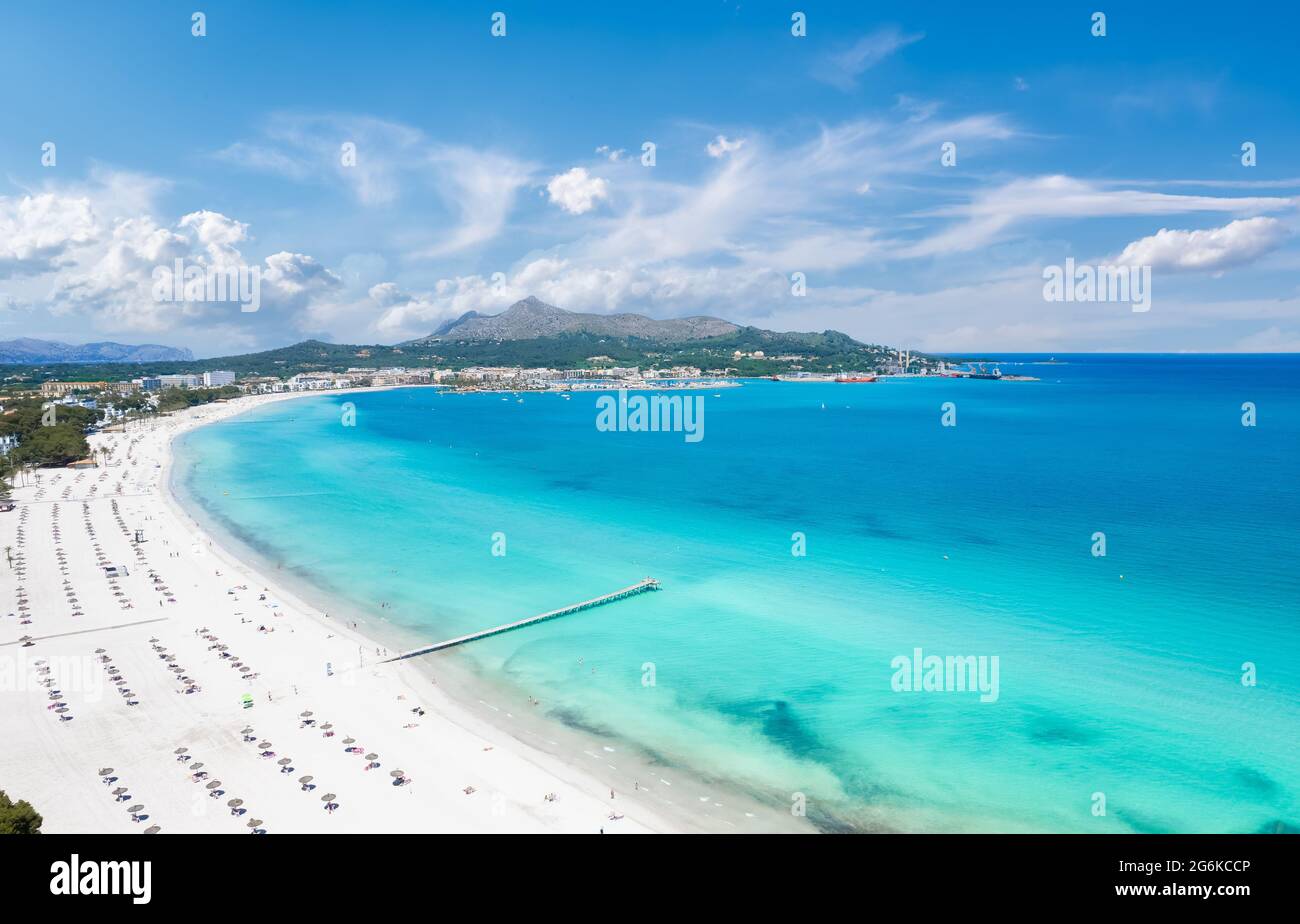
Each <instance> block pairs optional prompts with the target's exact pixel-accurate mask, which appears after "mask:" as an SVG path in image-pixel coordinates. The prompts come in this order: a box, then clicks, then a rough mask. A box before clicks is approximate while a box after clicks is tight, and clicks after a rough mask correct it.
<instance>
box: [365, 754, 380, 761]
mask: <svg viewBox="0 0 1300 924" xmlns="http://www.w3.org/2000/svg"><path fill="white" fill-rule="evenodd" d="M378 759H379V755H378V754H367V755H366V760H378Z"/></svg>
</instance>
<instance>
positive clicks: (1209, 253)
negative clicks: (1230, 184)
mask: <svg viewBox="0 0 1300 924" xmlns="http://www.w3.org/2000/svg"><path fill="white" fill-rule="evenodd" d="M1286 237H1287V229H1286V227H1285V226H1284V225H1283V224H1282V222H1280V221H1278V220H1277V219H1276V218H1265V217H1262V216H1261V217H1258V218H1247V219H1238V220H1237V221H1233V222H1230V223H1228V224H1226V225H1224V226H1223V227H1222V228H1210V229H1208V230H1198V231H1177V230H1171V229H1169V228H1161V229H1160V230H1159V231H1157V232H1156V233H1155V234H1152V235H1151V236H1149V237H1144V238H1142V239H1141V240H1137V241H1134V242H1133V243H1131V244H1129V245H1128V246H1127V247H1125V248H1124V252H1123V253H1121V254H1120V255H1119V257H1118V258H1117V261H1118V262H1119V263H1123V264H1125V265H1129V266H1150V267H1152V268H1153V269H1160V270H1193V271H1210V272H1217V271H1220V270H1224V269H1228V268H1230V267H1234V266H1242V265H1245V264H1247V263H1251V262H1253V261H1255V260H1257V259H1259V257H1261V256H1263V255H1264V254H1266V253H1268V252H1269V251H1271V250H1275V249H1276V248H1277V247H1279V246H1280V245H1281V244H1282V242H1283V241H1284V240H1285V239H1286Z"/></svg>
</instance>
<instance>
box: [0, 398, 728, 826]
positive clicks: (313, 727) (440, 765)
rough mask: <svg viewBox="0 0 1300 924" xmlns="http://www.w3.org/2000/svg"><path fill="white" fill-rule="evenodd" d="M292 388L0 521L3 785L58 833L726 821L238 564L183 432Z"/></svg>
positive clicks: (22, 492)
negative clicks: (197, 490)
mask: <svg viewBox="0 0 1300 924" xmlns="http://www.w3.org/2000/svg"><path fill="white" fill-rule="evenodd" d="M293 397H297V395H273V396H259V397H246V398H240V399H237V400H235V401H232V402H229V403H227V404H222V405H213V406H207V407H200V408H195V409H191V410H189V411H185V412H182V413H179V414H176V415H173V416H171V417H167V418H164V419H162V420H161V421H159V422H157V423H156V424H150V425H136V426H133V427H132V428H131V429H130V430H128V431H127V432H126V433H111V434H98V435H96V436H94V437H93V438H92V445H93V446H94V447H95V448H97V449H98V448H100V447H104V446H107V447H109V448H110V449H111V450H112V455H111V457H110V459H109V462H108V464H107V465H106V466H103V467H100V468H92V469H83V470H71V469H56V470H44V471H42V472H41V481H40V484H39V486H34V485H29V486H27V487H20V488H17V489H16V490H15V491H14V500H15V501H16V502H17V504H18V509H17V510H15V511H13V512H10V513H5V514H0V546H3V547H4V548H5V549H6V550H7V552H8V555H9V556H10V557H11V561H8V562H6V561H0V741H3V747H0V789H4V790H5V791H7V792H8V793H9V794H10V796H11V797H13V798H14V799H20V798H21V799H27V800H29V801H30V802H31V803H32V804H33V805H34V806H35V807H36V808H37V809H38V811H40V812H41V813H42V814H43V815H44V818H45V825H44V830H45V831H47V832H51V833H58V832H90V833H96V832H143V831H145V830H146V829H149V828H151V827H152V826H157V827H158V828H159V829H160V831H161V832H162V833H174V832H211V833H232V834H233V833H245V832H248V831H249V830H250V829H249V824H250V822H251V821H254V820H260V822H261V825H260V827H261V828H262V829H264V830H265V831H267V832H268V833H282V832H322V833H324V832H331V833H333V832H363V831H379V832H390V831H391V832H400V831H431V832H573V833H593V834H594V833H597V832H599V831H600V830H602V829H603V830H604V831H605V832H606V833H629V832H651V831H672V830H682V829H683V828H686V829H693V828H697V829H714V830H717V829H722V830H727V829H728V828H727V827H723V826H722V825H718V824H716V822H712V821H703V820H702V821H701V822H700V823H699V824H698V825H696V824H691V823H689V822H686V821H684V819H683V818H682V817H681V815H680V813H678V812H674V811H672V810H669V809H668V808H667V807H666V806H665V805H663V804H659V805H656V804H655V803H656V801H658V802H660V803H662V801H663V800H662V799H660V798H659V797H658V796H656V795H650V794H643V793H629V792H624V791H617V792H616V793H615V798H613V799H611V798H610V785H611V784H610V783H609V782H608V781H607V780H602V779H599V778H598V776H599V774H598V773H595V772H592V770H591V769H590V768H588V767H580V766H577V765H575V764H570V763H566V762H564V761H561V760H560V759H558V758H556V757H554V756H552V755H550V754H547V753H545V752H542V751H540V750H536V749H533V748H531V747H530V746H528V745H525V744H523V743H521V742H520V741H519V740H517V739H516V738H515V737H514V736H512V735H511V734H510V733H509V732H508V731H506V730H504V729H501V728H498V727H495V726H494V725H489V724H487V723H485V722H483V721H481V720H480V719H479V718H477V717H476V716H475V715H473V714H471V713H470V712H469V710H466V709H464V708H462V707H460V706H459V705H458V704H457V703H456V702H454V701H452V700H451V699H450V698H449V697H448V696H447V695H446V694H445V693H443V692H442V691H441V690H440V688H439V687H438V686H437V685H436V684H434V683H432V682H431V681H430V679H429V677H428V676H427V674H426V673H423V672H421V671H419V670H416V669H414V668H413V667H412V666H410V664H409V662H408V663H404V664H380V663H377V659H376V658H375V652H376V649H377V648H378V647H380V645H379V643H377V642H375V641H372V640H369V639H367V638H364V637H362V636H360V635H358V634H357V633H355V632H352V631H350V630H349V628H348V627H346V626H344V625H342V624H340V620H338V619H329V618H326V617H324V616H323V615H322V614H321V613H320V612H319V611H318V610H315V609H312V608H311V607H309V606H307V605H306V604H304V603H302V602H300V601H299V600H296V599H295V598H294V597H293V596H292V595H290V594H288V593H286V592H284V591H283V590H282V589H280V588H277V587H276V586H275V585H274V584H273V583H272V582H271V581H270V580H268V579H267V578H266V577H265V576H263V575H261V574H258V573H256V572H255V571H254V570H252V569H251V568H249V567H247V566H246V565H244V564H242V563H240V562H239V561H236V560H235V559H234V558H233V557H232V556H231V555H230V554H229V553H227V552H226V551H223V549H221V548H220V547H219V546H218V545H216V544H215V543H214V542H213V540H212V539H211V538H210V537H209V536H207V535H206V534H205V533H204V532H203V531H202V530H201V529H200V528H199V527H198V525H197V524H196V523H195V522H194V521H193V520H192V519H191V518H190V517H189V516H188V515H187V514H186V513H185V512H184V511H182V510H181V509H180V508H179V507H178V506H177V505H176V504H175V502H174V501H173V500H172V499H171V498H170V496H169V495H168V493H167V490H166V486H165V485H166V478H167V471H168V465H169V459H170V444H171V440H172V439H173V438H174V437H175V436H176V435H177V434H178V433H180V432H182V431H183V430H185V429H188V428H192V427H194V426H198V425H201V424H204V423H211V422H213V421H215V420H218V419H222V418H225V417H229V416H231V415H234V414H237V413H241V412H243V411H246V410H248V409H250V408H252V407H255V406H257V405H259V404H262V403H265V402H268V401H277V400H285V399H288V398H293ZM136 530H142V531H143V538H144V541H143V542H141V543H139V544H136V543H134V542H132V537H133V535H134V533H135V531H136ZM106 564H112V565H117V566H126V568H127V570H128V571H129V574H128V575H126V576H123V577H119V578H117V579H115V580H111V579H110V578H109V577H108V576H107V575H106V572H105V570H104V567H103V566H104V565H106ZM263 595H265V599H263ZM20 606H21V607H23V608H20ZM25 636H30V637H31V639H32V640H33V641H32V643H31V644H29V645H25V644H23V643H22V642H21V641H20V639H22V638H23V637H25ZM218 646H224V647H218ZM362 652H364V653H365V659H364V660H365V663H364V666H361V665H360V657H361V653H362ZM327 663H330V664H331V665H332V669H333V674H332V676H331V675H327V673H326V664H327ZM175 668H179V669H175ZM117 681H121V682H117ZM187 688H188V689H191V690H192V691H193V692H185V690H186V689H187ZM127 691H129V695H128V692H127ZM246 694H247V695H248V696H251V698H252V703H253V705H252V706H251V708H245V707H244V706H243V705H242V704H241V699H242V697H244V696H245V695H246ZM62 707H65V708H62ZM60 708H62V711H60ZM415 710H423V714H419V713H417V712H416V711H415ZM305 712H310V715H309V716H305V717H304V716H303V713H305ZM326 724H328V725H329V726H330V727H329V728H325V726H326ZM246 727H247V728H251V729H252V731H251V733H247V734H244V733H241V732H242V730H243V729H245V728H246ZM349 738H351V739H354V743H353V744H352V745H348V744H347V743H345V742H346V740H347V739H349ZM247 739H251V740H247ZM264 742H269V744H263V743H264ZM350 746H351V747H354V748H355V749H356V752H355V753H353V752H349V750H348V748H349V747H350ZM180 748H186V749H188V750H187V751H185V752H184V753H183V754H180V755H178V754H177V753H176V752H177V750H178V749H180ZM370 754H374V755H377V756H376V758H375V759H373V760H370V759H368V758H367V756H366V755H370ZM286 758H287V759H288V762H287V763H283V761H284V759H286ZM196 762H197V763H198V764H201V765H202V766H201V767H199V768H198V770H197V771H196V770H195V766H196ZM575 763H576V762H575ZM368 768H369V769H368ZM109 769H111V773H108V774H107V776H101V771H104V770H109ZM399 769H400V770H402V771H404V772H405V774H406V777H407V778H408V779H409V782H407V783H406V784H405V785H394V777H393V776H392V775H391V774H392V771H394V770H399ZM205 774H206V775H205ZM307 775H310V776H311V777H312V779H311V781H310V783H308V784H306V788H305V787H304V784H303V783H301V782H300V778H302V777H304V776H307ZM214 782H219V785H215V786H214V785H212V784H213V783H214ZM118 790H121V791H120V792H119V791H118ZM552 793H553V794H554V796H555V798H554V799H553V800H549V799H547V798H546V797H547V795H548V794H552ZM329 794H333V795H334V796H335V798H334V799H332V800H326V799H325V798H324V797H326V796H327V795H329ZM683 795H685V793H683ZM232 799H242V800H243V803H242V805H239V806H237V807H235V808H233V809H232V808H231V807H230V806H229V805H228V803H229V801H230V800H232ZM329 804H337V808H335V809H333V810H332V811H331V810H327V807H326V806H327V805H329ZM136 806H142V807H143V808H135V807H136ZM133 808H134V812H133V811H131V809H133ZM611 814H614V815H617V816H621V817H617V818H611ZM751 817H752V816H751ZM729 827H730V828H735V827H736V825H735V824H730V823H729ZM742 827H743V826H742Z"/></svg>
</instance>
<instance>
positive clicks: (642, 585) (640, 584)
mask: <svg viewBox="0 0 1300 924" xmlns="http://www.w3.org/2000/svg"><path fill="white" fill-rule="evenodd" d="M659 587H660V584H659V582H658V581H657V580H655V579H654V578H652V577H648V578H645V579H644V580H641V581H637V582H636V583H635V584H632V585H630V586H628V587H624V588H622V589H621V590H616V591H613V592H612V593H608V594H602V595H601V596H599V597H592V598H591V599H590V600H583V601H582V602H581V603H573V604H570V605H569V606H562V607H560V608H559V609H558V610H551V611H550V612H546V613H541V614H540V615H537V616H529V617H528V618H527V619H520V620H519V621H518V622H508V623H506V624H505V625H501V626H494V627H492V628H491V629H484V630H482V631H481V632H471V633H470V634H469V635H461V636H459V637H457V638H451V639H447V641H445V642H436V643H434V644H432V645H424V646H422V647H420V648H412V649H411V650H410V651H404V652H402V653H401V654H399V655H394V656H393V657H391V658H387V659H386V660H387V661H401V660H403V659H405V658H416V657H419V656H420V655H425V654H430V653H431V652H434V651H442V650H443V649H445V648H455V647H456V646H457V645H464V644H466V643H467V642H476V641H478V640H479V639H481V638H487V637H488V636H490V635H500V634H501V633H503V632H513V631H514V630H515V629H522V628H523V627H524V626H531V625H533V624H534V623H538V622H545V621H546V620H548V619H559V618H560V617H561V616H568V615H569V614H570V613H576V612H578V611H579V610H589V609H591V608H592V607H595V606H603V605H604V604H606V603H613V602H614V601H615V600H622V599H624V598H626V597H634V596H636V595H637V594H642V593H645V592H646V591H648V590H658V589H659Z"/></svg>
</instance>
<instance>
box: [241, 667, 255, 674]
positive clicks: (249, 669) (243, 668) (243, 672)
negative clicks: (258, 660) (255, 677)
mask: <svg viewBox="0 0 1300 924" xmlns="http://www.w3.org/2000/svg"><path fill="white" fill-rule="evenodd" d="M251 670H252V668H251V667H249V666H248V665H244V666H243V667H241V668H240V669H239V672H240V673H241V674H247V673H248V672H249V671H251Z"/></svg>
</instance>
